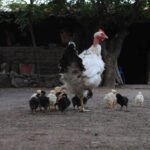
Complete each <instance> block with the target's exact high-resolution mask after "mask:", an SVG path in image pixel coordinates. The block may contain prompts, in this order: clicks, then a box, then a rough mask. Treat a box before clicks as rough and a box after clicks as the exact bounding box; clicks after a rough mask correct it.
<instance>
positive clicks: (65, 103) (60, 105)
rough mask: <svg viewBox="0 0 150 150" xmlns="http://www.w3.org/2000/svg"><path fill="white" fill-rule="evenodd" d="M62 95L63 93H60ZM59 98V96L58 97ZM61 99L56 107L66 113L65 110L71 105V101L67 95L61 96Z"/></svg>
mask: <svg viewBox="0 0 150 150" xmlns="http://www.w3.org/2000/svg"><path fill="white" fill-rule="evenodd" d="M60 94H61V93H60ZM57 96H58V95H57ZM60 96H61V97H60V98H59V99H58V100H57V102H56V104H55V106H58V109H59V110H60V111H62V112H63V111H64V110H65V109H67V108H68V107H69V105H70V100H69V99H68V96H67V94H65V93H63V94H62V95H60Z"/></svg>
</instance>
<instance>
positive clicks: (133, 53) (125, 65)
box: [118, 23, 150, 84]
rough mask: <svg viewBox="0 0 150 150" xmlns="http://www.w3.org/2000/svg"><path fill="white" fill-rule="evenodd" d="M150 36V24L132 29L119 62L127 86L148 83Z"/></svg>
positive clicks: (138, 25) (133, 26)
mask: <svg viewBox="0 0 150 150" xmlns="http://www.w3.org/2000/svg"><path fill="white" fill-rule="evenodd" d="M149 35H150V23H140V24H134V25H132V26H131V27H130V33H129V35H128V36H127V37H126V39H125V41H124V43H123V48H122V52H121V55H120V57H119V62H118V64H119V66H121V67H122V69H123V71H124V76H125V84H147V82H148V52H149V51H150V38H149Z"/></svg>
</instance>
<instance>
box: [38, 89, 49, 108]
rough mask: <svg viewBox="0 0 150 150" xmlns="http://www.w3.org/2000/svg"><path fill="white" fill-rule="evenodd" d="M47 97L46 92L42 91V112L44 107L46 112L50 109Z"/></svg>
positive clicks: (40, 101)
mask: <svg viewBox="0 0 150 150" xmlns="http://www.w3.org/2000/svg"><path fill="white" fill-rule="evenodd" d="M45 95H46V92H45V91H41V95H40V97H39V107H40V110H42V107H43V108H44V110H45V111H46V110H47V108H48V107H49V104H50V101H49V98H48V97H47V96H45Z"/></svg>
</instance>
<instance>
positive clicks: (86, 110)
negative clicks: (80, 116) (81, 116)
mask: <svg viewBox="0 0 150 150" xmlns="http://www.w3.org/2000/svg"><path fill="white" fill-rule="evenodd" d="M88 111H90V110H89V109H85V108H81V109H80V112H88Z"/></svg>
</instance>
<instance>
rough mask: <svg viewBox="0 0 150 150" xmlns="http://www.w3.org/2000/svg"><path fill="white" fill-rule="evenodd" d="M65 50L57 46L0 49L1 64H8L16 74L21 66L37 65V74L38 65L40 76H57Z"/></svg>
mask: <svg viewBox="0 0 150 150" xmlns="http://www.w3.org/2000/svg"><path fill="white" fill-rule="evenodd" d="M63 49H64V48H62V47H57V46H54V47H51V48H40V47H38V48H33V47H0V55H1V57H2V58H1V60H0V63H2V62H7V63H8V64H9V66H10V68H12V69H14V70H15V71H16V72H18V71H19V69H18V68H19V65H20V64H33V65H35V73H36V72H37V64H39V71H40V74H42V75H46V74H55V73H57V71H58V69H57V64H58V62H59V59H60V57H61V56H62V54H63ZM17 70H18V71H17ZM18 73H19V72H18Z"/></svg>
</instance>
